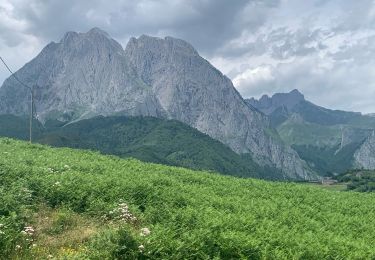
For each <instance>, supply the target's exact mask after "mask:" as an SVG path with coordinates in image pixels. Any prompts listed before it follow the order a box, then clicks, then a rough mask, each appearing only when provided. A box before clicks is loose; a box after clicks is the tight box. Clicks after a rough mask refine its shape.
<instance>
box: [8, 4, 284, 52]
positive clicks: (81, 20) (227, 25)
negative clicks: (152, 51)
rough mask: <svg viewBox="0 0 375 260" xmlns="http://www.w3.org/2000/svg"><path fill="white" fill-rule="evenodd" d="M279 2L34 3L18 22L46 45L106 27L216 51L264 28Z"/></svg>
mask: <svg viewBox="0 0 375 260" xmlns="http://www.w3.org/2000/svg"><path fill="white" fill-rule="evenodd" d="M278 2H279V1H278V0H268V1H259V0H236V1H227V0H203V1H198V0H185V1H175V0H162V1H151V0H141V1H130V0H129V1H119V0H114V1H111V2H110V3H109V2H108V1H107V0H93V1H74V0H65V1H61V0H51V1H44V0H30V1H27V2H26V1H25V2H24V4H23V5H21V4H20V5H17V6H15V9H14V11H13V12H12V13H13V17H14V18H16V19H19V20H24V21H25V22H26V23H27V29H25V32H26V33H29V34H33V35H37V36H38V37H41V38H43V39H45V40H46V41H48V40H51V39H55V40H57V39H59V38H60V37H61V35H62V34H63V33H64V32H65V31H70V30H73V31H87V30H89V29H90V28H92V27H96V26H97V27H100V28H102V29H104V30H106V31H108V32H109V33H110V34H111V35H112V36H113V37H115V38H117V39H127V38H129V37H130V36H137V35H140V34H151V35H161V34H170V35H172V36H177V37H180V38H183V39H187V40H189V41H190V42H191V43H192V44H193V45H195V46H196V47H197V48H198V49H200V50H201V51H205V52H211V51H214V50H215V49H216V48H218V47H220V46H222V45H223V43H225V42H226V41H228V40H230V39H233V38H235V37H238V36H239V35H240V34H241V32H242V30H243V28H244V27H247V28H254V29H256V28H258V27H259V26H261V25H262V23H263V22H264V21H265V19H266V16H265V13H266V12H267V10H268V9H270V8H275V7H277V4H278Z"/></svg>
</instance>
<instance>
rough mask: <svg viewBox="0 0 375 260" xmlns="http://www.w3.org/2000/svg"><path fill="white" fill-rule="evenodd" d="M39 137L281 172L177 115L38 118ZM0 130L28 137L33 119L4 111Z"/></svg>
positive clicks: (243, 172) (231, 170)
mask: <svg viewBox="0 0 375 260" xmlns="http://www.w3.org/2000/svg"><path fill="white" fill-rule="evenodd" d="M36 126H38V127H36V128H35V131H34V137H35V139H36V140H37V142H39V143H43V144H48V145H52V146H58V147H71V148H81V149H93V150H98V151H100V152H102V153H105V154H113V155H118V156H120V157H133V158H136V159H139V160H142V161H146V162H154V163H161V164H167V165H172V166H181V167H187V168H191V169H196V170H212V171H216V172H220V173H224V174H231V175H235V176H241V177H258V178H270V179H275V178H280V176H281V175H280V174H278V173H277V172H276V170H270V169H263V168H262V167H259V166H258V165H257V164H256V163H254V162H253V160H252V159H251V157H250V156H249V155H238V154H236V153H235V152H233V151H232V150H231V149H230V148H228V147H227V146H225V145H224V144H222V143H220V142H219V141H216V140H214V139H212V138H211V137H209V136H208V135H205V134H203V133H201V132H199V131H198V130H196V129H194V128H192V127H189V126H188V125H186V124H183V123H181V122H178V121H174V120H163V119H158V118H152V117H96V118H92V119H87V120H82V121H79V122H76V123H72V124H69V125H67V126H65V127H60V126H59V124H58V122H47V123H46V127H45V128H44V129H43V127H42V126H40V125H38V124H36ZM0 136H7V137H12V138H21V139H26V138H25V137H28V129H27V122H26V121H25V119H21V118H18V117H15V116H0Z"/></svg>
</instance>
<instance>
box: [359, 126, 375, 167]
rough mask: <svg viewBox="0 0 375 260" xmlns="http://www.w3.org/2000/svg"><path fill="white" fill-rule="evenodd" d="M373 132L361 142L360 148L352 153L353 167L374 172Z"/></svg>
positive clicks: (374, 150)
mask: <svg viewBox="0 0 375 260" xmlns="http://www.w3.org/2000/svg"><path fill="white" fill-rule="evenodd" d="M374 155H375V131H373V132H372V134H371V135H370V136H369V137H368V138H367V139H366V140H365V141H364V142H363V144H362V145H361V147H360V148H359V149H358V150H357V151H356V152H355V153H354V167H356V168H363V169H369V170H374V169H375V156H374Z"/></svg>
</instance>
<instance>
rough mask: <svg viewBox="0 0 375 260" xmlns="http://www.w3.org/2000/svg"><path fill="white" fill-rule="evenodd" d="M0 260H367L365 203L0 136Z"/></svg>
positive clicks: (359, 197)
mask: <svg viewBox="0 0 375 260" xmlns="http://www.w3.org/2000/svg"><path fill="white" fill-rule="evenodd" d="M0 195H1V196H0V252H1V256H0V258H1V259H374V258H375V247H374V246H373V242H374V241H375V208H374V205H375V194H374V193H357V192H339V191H331V190H325V189H321V188H319V187H314V186H309V185H303V184H296V183H286V182H267V181H262V180H256V179H242V178H235V177H230V176H223V175H219V174H214V173H208V172H203V171H193V170H188V169H184V168H178V167H172V166H163V165H159V164H152V163H144V162H140V161H138V160H135V159H121V158H119V157H115V156H104V155H101V154H99V153H97V152H92V151H84V150H73V149H68V148H50V147H48V146H43V145H37V144H29V143H27V142H23V141H15V140H12V139H7V138H0Z"/></svg>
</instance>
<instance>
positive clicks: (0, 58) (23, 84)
mask: <svg viewBox="0 0 375 260" xmlns="http://www.w3.org/2000/svg"><path fill="white" fill-rule="evenodd" d="M0 60H1V61H2V62H3V64H4V66H5V67H6V68H7V70H8V71H9V72H10V74H11V75H12V76H13V77H14V78H15V79H16V80H17V81H18V82H19V83H20V84H21V85H22V86H24V87H25V88H28V89H29V90H30V91H31V88H30V87H29V86H27V85H26V84H25V83H23V82H22V81H21V80H20V79H19V78H17V76H16V75H15V74H14V73H13V71H12V70H11V69H10V68H9V66H8V65H7V64H6V62H5V61H4V60H3V58H2V57H1V56H0Z"/></svg>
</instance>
